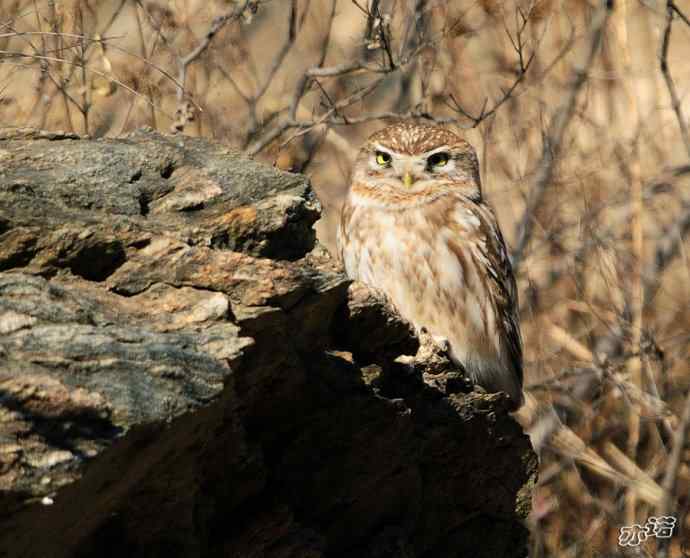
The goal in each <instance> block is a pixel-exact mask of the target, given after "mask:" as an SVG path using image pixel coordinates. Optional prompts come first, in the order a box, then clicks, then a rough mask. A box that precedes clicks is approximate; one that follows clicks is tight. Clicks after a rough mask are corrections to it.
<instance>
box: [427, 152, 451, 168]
mask: <svg viewBox="0 0 690 558" xmlns="http://www.w3.org/2000/svg"><path fill="white" fill-rule="evenodd" d="M449 159H450V155H448V153H434V154H433V155H430V156H429V158H428V159H427V160H426V162H427V163H428V164H429V167H430V168H434V167H443V166H445V165H446V164H447V163H448V160H449Z"/></svg>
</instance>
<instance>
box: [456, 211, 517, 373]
mask: <svg viewBox="0 0 690 558" xmlns="http://www.w3.org/2000/svg"><path fill="white" fill-rule="evenodd" d="M463 205H464V207H465V209H466V211H468V212H469V213H470V214H471V216H473V217H475V218H476V219H471V218H470V219H464V220H463V221H464V222H463V223H457V226H458V228H460V229H463V230H462V232H460V234H464V235H466V238H467V237H468V236H469V238H468V240H469V241H470V242H469V246H470V247H471V250H472V252H473V253H474V256H475V258H476V261H477V262H478V263H479V265H481V266H482V267H483V268H484V270H485V273H482V274H480V275H481V276H482V278H483V279H482V280H484V281H486V283H487V284H486V285H485V288H486V292H487V293H489V295H490V296H489V298H490V299H491V301H490V303H491V304H492V305H493V308H494V312H495V315H496V322H497V326H498V327H500V328H502V329H503V331H502V332H499V337H500V339H501V341H502V345H503V350H504V354H505V356H506V357H507V359H508V361H509V362H510V364H511V365H512V368H513V370H514V372H515V374H516V376H517V378H518V380H519V383H520V385H522V381H523V371H522V337H521V335H520V316H519V314H518V310H519V305H518V292H517V284H516V282H515V275H514V274H513V268H512V266H511V264H510V259H509V257H508V250H507V248H506V244H505V241H504V240H503V235H502V234H501V230H500V228H499V226H498V222H497V220H496V216H495V215H494V213H493V211H492V210H491V208H490V207H489V206H487V205H485V204H484V203H483V202H481V201H479V202H474V201H473V202H471V203H470V204H463ZM455 215H456V216H459V217H458V218H460V219H462V212H461V213H458V212H455Z"/></svg>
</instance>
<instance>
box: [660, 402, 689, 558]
mask: <svg viewBox="0 0 690 558" xmlns="http://www.w3.org/2000/svg"><path fill="white" fill-rule="evenodd" d="M689 427H690V391H689V392H688V394H687V396H686V397H685V405H684V406H683V412H682V415H681V419H680V422H679V423H678V428H676V431H675V433H674V435H673V447H672V448H671V454H670V455H669V457H668V462H667V464H666V473H665V474H664V480H663V481H662V483H661V487H662V488H663V490H664V497H663V499H662V502H661V504H660V505H659V506H658V507H657V514H658V515H660V516H669V515H671V514H673V513H674V511H675V508H676V501H675V496H674V495H675V492H676V484H677V482H678V471H679V470H680V464H681V461H682V459H683V452H684V450H685V442H686V440H687V435H688V429H689ZM668 543H669V541H668V540H666V541H664V540H662V541H661V542H660V544H659V558H665V557H666V556H667V552H668Z"/></svg>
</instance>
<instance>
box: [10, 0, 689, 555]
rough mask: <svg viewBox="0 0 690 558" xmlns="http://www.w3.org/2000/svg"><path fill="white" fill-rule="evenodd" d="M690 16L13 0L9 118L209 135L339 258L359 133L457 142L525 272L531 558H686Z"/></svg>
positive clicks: (636, 3) (669, 7) (437, 0)
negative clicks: (446, 132)
mask: <svg viewBox="0 0 690 558" xmlns="http://www.w3.org/2000/svg"><path fill="white" fill-rule="evenodd" d="M688 15H690V1H687V0H685V1H678V2H672V1H661V0H644V1H643V0H626V1H624V0H619V1H617V2H615V3H614V2H594V1H590V2H586V1H583V0H581V1H576V0H537V1H535V0H507V1H505V2H502V1H497V0H236V1H234V2H233V1H230V0H225V1H221V0H216V1H207V0H186V1H185V0H64V1H58V0H55V1H46V0H0V126H4V127H8V126H10V127H35V128H43V129H48V130H65V131H74V132H77V133H79V134H88V135H90V136H92V137H101V136H118V135H122V134H126V133H127V132H129V131H131V130H134V129H136V128H138V127H141V126H150V127H152V128H154V129H157V130H159V131H161V132H164V133H178V134H179V133H184V134H188V135H198V136H205V137H211V138H217V139H218V140H220V141H223V142H225V143H227V144H229V145H232V146H234V147H236V148H237V149H239V150H242V151H245V152H246V153H248V154H250V155H252V156H255V157H257V158H259V159H261V160H264V161H266V162H267V163H269V164H274V165H276V166H278V167H280V168H282V169H284V170H289V171H292V172H303V173H305V174H307V175H309V176H310V177H311V179H312V183H313V185H314V187H315V189H316V191H317V193H318V195H319V197H320V198H321V200H322V202H323V205H324V208H325V216H324V218H323V219H322V221H321V222H320V223H319V224H318V232H319V235H320V238H321V240H322V241H323V243H324V244H325V245H326V246H327V247H329V248H332V246H333V239H334V223H335V222H336V220H337V212H338V207H339V204H340V201H341V199H342V196H343V194H344V191H345V188H346V186H347V181H348V172H349V168H350V165H351V163H352V160H353V157H354V154H355V152H356V149H357V147H358V145H359V144H360V143H361V142H362V141H363V140H364V138H365V137H366V136H367V135H368V134H370V133H371V132H372V131H373V130H375V129H377V128H380V127H381V126H382V125H383V124H384V123H385V122H386V121H390V120H391V119H396V118H417V119H420V120H422V121H427V122H431V121H435V122H437V123H441V124H445V125H447V126H448V127H450V128H451V129H453V130H455V131H457V132H459V133H461V134H462V135H463V136H464V137H466V138H467V139H468V140H469V141H470V142H471V143H473V144H474V146H475V147H476V148H477V150H478V152H479V155H480V159H481V170H482V181H483V188H484V193H485V196H486V197H487V198H488V200H489V202H490V203H491V204H492V205H493V206H494V207H495V208H496V210H497V213H498V215H499V220H500V222H501V224H502V228H503V231H504V235H505V236H506V239H507V241H508V242H509V244H510V245H511V247H512V250H513V258H514V262H515V266H516V271H517V274H518V278H519V287H520V295H521V315H522V323H523V335H524V343H525V353H526V359H527V363H526V390H527V393H528V403H527V405H526V406H525V408H524V409H523V410H522V411H521V412H520V414H519V417H518V418H519V419H520V420H521V422H522V423H523V424H524V425H525V427H526V428H527V429H528V431H529V432H530V435H531V436H532V440H533V442H534V443H535V445H536V447H537V449H538V450H539V452H540V454H541V473H540V478H539V484H538V487H537V489H536V491H535V496H534V507H533V512H532V515H531V518H530V528H531V529H532V534H533V537H532V551H531V556H533V557H538V556H558V557H569V556H572V557H575V556H591V557H595V556H602V557H603V556H621V555H629V556H690V514H688V506H690V498H689V496H688V492H689V490H690V469H689V468H688V465H689V464H690V449H688V443H687V439H688V436H687V434H688V432H687V430H688V422H690V397H688V396H687V394H688V390H689V389H690V364H689V362H690V260H689V256H688V252H689V249H690V244H689V243H688V242H687V236H688V233H690V189H689V186H690V139H689V137H688V130H687V115H688V114H690V106H689V105H690V102H689V101H688V93H689V90H690V60H689V58H690V21H689V20H688V18H687V16H688ZM1 157H2V156H1V154H0V161H1ZM59 163H60V162H59V161H56V164H59ZM658 515H670V516H674V517H676V518H677V525H676V530H675V532H674V536H673V538H672V539H670V540H669V539H663V538H658V537H649V538H647V540H646V541H644V542H641V544H640V545H639V546H620V545H619V535H620V528H621V527H623V526H630V525H633V524H639V525H644V524H645V522H646V521H647V518H648V517H651V516H658Z"/></svg>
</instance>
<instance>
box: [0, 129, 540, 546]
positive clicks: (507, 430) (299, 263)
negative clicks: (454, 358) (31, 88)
mask: <svg viewBox="0 0 690 558" xmlns="http://www.w3.org/2000/svg"><path fill="white" fill-rule="evenodd" d="M318 217H319V206H318V202H317V201H316V199H315V198H314V197H313V195H312V193H311V190H310V187H309V184H308V182H307V181H306V179H305V178H304V177H302V176H299V175H294V174H289V173H282V172H279V171H276V170H274V169H271V168H268V167H265V166H263V165H260V164H258V163H255V162H253V161H249V160H246V159H243V158H241V157H240V156H239V155H238V154H237V153H235V152H233V151H232V150H230V149H228V148H226V147H223V146H222V145H219V144H215V143H211V142H208V141H206V140H202V139H194V138H187V137H184V136H175V137H172V136H171V137H168V136H161V135H158V134H156V133H154V132H152V131H146V130H143V131H139V132H137V133H134V134H132V135H130V136H127V137H125V138H122V139H105V140H98V141H93V140H88V139H80V138H78V137H76V136H73V135H66V134H57V133H45V132H36V131H32V130H17V129H14V130H7V131H4V132H2V133H0V556H2V557H22V558H24V557H26V558H32V557H51V558H60V557H89V556H99V557H101V556H104V557H107V556H113V557H114V556H118V557H121V556H132V557H144V556H146V557H148V556H153V557H158V556H160V557H163V556H165V557H175V556H180V557H207V556H209V557H257V558H258V557H262V558H263V557H266V558H274V557H275V558H279V557H280V558H287V557H300V558H302V557H307V558H308V557H314V558H316V557H324V558H326V557H329V558H331V557H333V558H335V557H346V556H347V557H353V556H357V557H360V556H361V557H365V558H366V557H371V558H383V557H391V558H392V557H399V556H405V557H417V558H422V557H429V558H431V557H433V558H443V557H461V556H471V557H483V556H486V557H492V558H494V557H497V558H500V557H518V556H525V554H526V536H527V531H526V528H525V527H524V525H523V522H524V519H525V518H526V515H527V513H528V512H529V509H530V496H531V486H532V484H533V482H534V480H535V474H536V473H535V471H536V458H535V456H534V454H533V453H532V451H531V449H530V445H529V441H528V439H527V438H526V437H525V436H524V435H523V433H522V432H521V430H520V428H519V427H518V425H517V424H516V423H515V422H514V421H513V419H512V418H511V417H510V415H509V413H508V412H507V410H506V399H505V397H504V396H503V395H502V394H488V395H487V394H481V393H477V392H471V391H469V389H468V388H467V386H466V384H465V383H463V382H462V381H458V380H457V378H456V376H457V372H454V371H452V370H448V371H446V370H445V369H444V366H445V365H444V364H443V361H442V360H440V361H439V360H438V359H436V360H434V361H433V366H432V365H431V360H430V361H429V364H428V365H427V362H426V361H425V360H424V359H421V360H420V359H417V361H414V362H413V364H410V362H411V361H410V359H409V358H408V359H407V360H405V359H404V358H402V359H401V358H398V357H400V355H401V354H414V352H415V351H416V350H417V347H418V345H419V343H418V340H417V339H415V338H414V336H413V334H412V332H411V331H410V328H409V327H408V326H407V324H405V323H404V322H402V321H401V320H400V319H399V318H398V317H397V315H396V314H395V312H393V311H392V310H391V309H390V308H389V307H387V305H386V304H385V302H382V301H381V300H380V299H378V298H377V297H376V295H375V294H374V293H371V292H369V291H367V290H366V289H364V288H363V287H362V286H360V285H349V282H348V281H347V280H346V279H345V277H344V276H343V275H342V273H341V271H340V270H339V268H338V267H337V265H336V264H335V263H334V262H333V261H332V260H331V259H330V257H329V256H328V255H327V254H326V253H325V251H324V250H323V249H322V248H320V247H319V246H318V244H317V243H316V241H315V236H314V232H313V228H312V226H313V224H314V222H315V221H316V220H317V219H318ZM420 352H421V351H420ZM439 362H441V364H439ZM470 389H471V388H470Z"/></svg>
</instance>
